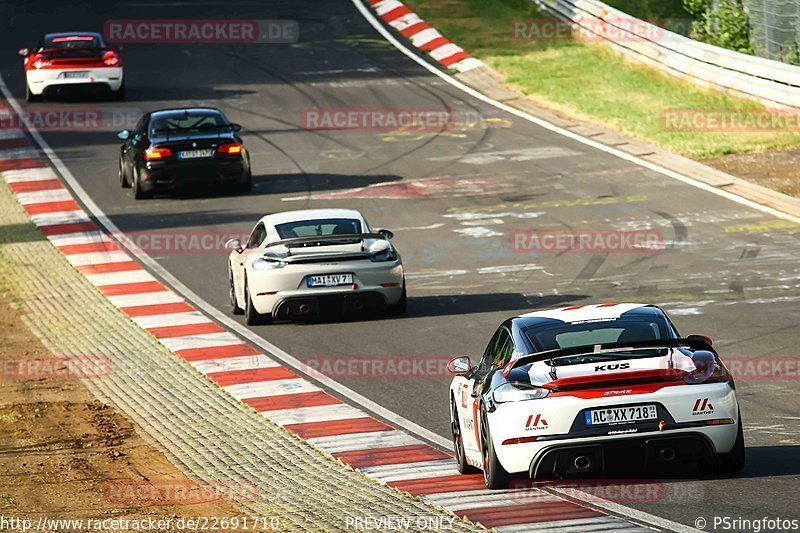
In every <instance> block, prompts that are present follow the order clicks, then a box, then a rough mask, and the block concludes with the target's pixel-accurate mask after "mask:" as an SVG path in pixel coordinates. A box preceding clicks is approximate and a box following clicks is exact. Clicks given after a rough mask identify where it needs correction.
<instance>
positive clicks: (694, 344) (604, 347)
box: [511, 335, 717, 368]
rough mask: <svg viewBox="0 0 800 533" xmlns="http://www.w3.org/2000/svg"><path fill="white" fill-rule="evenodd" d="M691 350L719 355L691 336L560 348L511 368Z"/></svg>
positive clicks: (704, 341) (518, 361) (704, 340)
mask: <svg viewBox="0 0 800 533" xmlns="http://www.w3.org/2000/svg"><path fill="white" fill-rule="evenodd" d="M680 347H684V348H689V349H691V350H692V351H696V350H708V351H709V352H711V353H713V354H715V355H716V354H717V352H716V351H715V350H714V348H713V347H712V346H711V343H710V342H709V341H708V339H707V338H705V337H702V336H700V335H690V336H688V337H686V338H683V339H660V340H651V341H637V342H622V343H620V342H611V343H606V344H594V345H589V346H572V347H570V348H560V349H557V350H546V351H543V352H536V353H532V354H528V355H523V356H522V357H518V358H517V359H515V360H514V361H513V362H512V363H511V368H516V367H518V366H521V365H525V364H528V363H536V362H538V361H547V360H551V359H560V358H563V357H570V356H573V355H591V354H602V353H614V352H626V351H631V350H637V349H640V348H656V349H657V348H680Z"/></svg>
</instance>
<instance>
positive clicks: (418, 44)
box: [370, 0, 483, 72]
mask: <svg viewBox="0 0 800 533" xmlns="http://www.w3.org/2000/svg"><path fill="white" fill-rule="evenodd" d="M370 6H371V7H372V9H373V10H375V13H376V14H377V15H378V16H379V17H380V18H381V20H383V21H384V22H385V23H386V24H388V25H389V26H391V27H392V28H393V29H395V30H397V31H398V32H400V33H401V34H402V35H403V36H404V37H406V38H407V39H410V40H411V44H412V45H413V46H414V47H415V48H417V49H419V50H421V51H423V52H428V53H429V54H430V57H431V58H433V59H434V60H435V61H436V62H438V63H439V64H440V65H442V66H443V67H445V68H448V69H454V70H457V71H458V72H467V71H469V70H472V69H474V68H477V67H480V66H483V63H481V62H480V61H479V60H477V59H475V58H474V57H472V56H471V55H470V54H469V53H467V52H466V51H464V49H463V48H461V47H459V46H457V45H456V44H455V43H453V42H452V41H450V40H448V39H447V38H445V37H444V36H443V35H442V34H441V33H439V32H438V31H436V30H435V29H434V28H432V27H431V26H430V25H429V24H427V23H426V22H425V21H423V20H422V18H420V16H419V15H417V14H416V13H414V12H413V11H411V10H410V9H408V7H406V6H405V5H403V3H402V2H400V1H398V0H370Z"/></svg>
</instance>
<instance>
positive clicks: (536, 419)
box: [525, 414, 547, 431]
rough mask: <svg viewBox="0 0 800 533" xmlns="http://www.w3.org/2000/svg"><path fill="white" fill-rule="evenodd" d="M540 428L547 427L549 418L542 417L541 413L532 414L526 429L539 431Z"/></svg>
mask: <svg viewBox="0 0 800 533" xmlns="http://www.w3.org/2000/svg"><path fill="white" fill-rule="evenodd" d="M540 429H547V420H545V419H544V418H542V415H541V414H537V415H535V416H534V415H530V416H529V417H528V421H527V422H526V423H525V431H538V430H540Z"/></svg>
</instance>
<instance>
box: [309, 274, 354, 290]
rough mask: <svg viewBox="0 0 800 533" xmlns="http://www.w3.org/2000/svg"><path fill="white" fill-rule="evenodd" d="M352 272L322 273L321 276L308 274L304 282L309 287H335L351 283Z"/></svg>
mask: <svg viewBox="0 0 800 533" xmlns="http://www.w3.org/2000/svg"><path fill="white" fill-rule="evenodd" d="M352 283H353V275H352V274H323V275H321V276H308V278H307V280H306V284H307V285H308V286H309V287H336V286H337V285H351V284H352Z"/></svg>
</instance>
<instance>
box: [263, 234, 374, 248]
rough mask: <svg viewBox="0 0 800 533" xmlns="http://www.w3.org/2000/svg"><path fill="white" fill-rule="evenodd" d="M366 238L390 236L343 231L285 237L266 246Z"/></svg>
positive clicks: (301, 244) (292, 246)
mask: <svg viewBox="0 0 800 533" xmlns="http://www.w3.org/2000/svg"><path fill="white" fill-rule="evenodd" d="M366 239H382V240H385V241H388V240H389V238H388V237H387V236H386V235H383V234H381V233H342V234H337V235H315V236H312V237H293V238H291V239H283V240H280V241H275V242H271V243H268V244H266V245H265V246H264V248H271V247H273V246H286V247H287V248H299V247H302V246H303V245H304V244H308V243H312V242H318V243H320V245H321V246H323V244H322V243H325V242H330V241H364V240H366Z"/></svg>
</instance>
